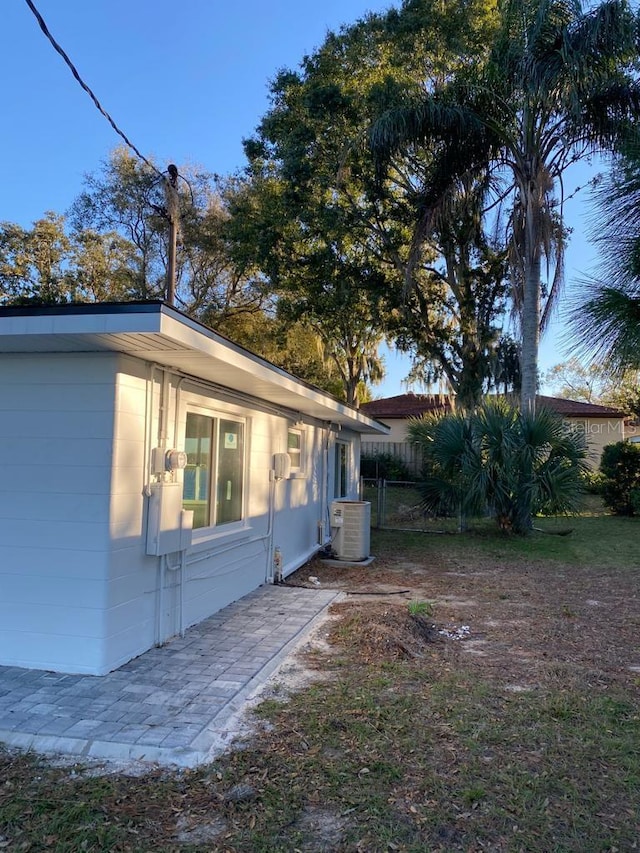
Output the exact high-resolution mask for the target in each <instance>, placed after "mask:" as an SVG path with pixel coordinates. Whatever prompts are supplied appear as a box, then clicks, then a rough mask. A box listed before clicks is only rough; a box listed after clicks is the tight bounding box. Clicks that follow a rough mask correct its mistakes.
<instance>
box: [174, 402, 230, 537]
mask: <svg viewBox="0 0 640 853" xmlns="http://www.w3.org/2000/svg"><path fill="white" fill-rule="evenodd" d="M185 450H186V452H187V467H186V468H185V471H184V485H183V491H182V501H183V506H184V508H185V509H192V510H193V526H194V528H198V527H212V526H214V525H221V524H229V523H230V522H233V521H241V520H242V516H243V504H244V499H243V498H244V423H243V422H242V421H236V420H231V419H228V418H212V417H209V416H208V415H200V414H196V413H195V412H187V428H186V435H185Z"/></svg>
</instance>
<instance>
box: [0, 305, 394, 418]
mask: <svg viewBox="0 0 640 853" xmlns="http://www.w3.org/2000/svg"><path fill="white" fill-rule="evenodd" d="M100 352H114V353H123V354H126V355H129V356H133V357H134V358H138V359H141V360H143V361H146V362H149V363H152V364H156V365H160V366H162V367H166V368H170V369H173V370H176V371H178V372H180V373H183V374H185V375H187V376H192V377H193V378H194V379H196V380H203V381H205V382H207V383H209V384H212V385H215V386H218V387H221V388H225V389H229V390H230V391H234V392H238V393H241V394H243V395H245V396H246V397H248V398H251V399H254V400H256V401H265V402H267V403H269V404H270V405H272V406H274V407H277V408H282V409H286V410H287V411H288V412H290V413H291V415H292V416H295V415H296V414H297V415H299V416H306V417H309V418H313V419H316V420H319V421H324V422H330V423H333V424H336V425H339V426H340V427H344V428H348V429H351V430H354V431H356V432H360V433H370V434H378V435H387V434H388V433H389V428H388V427H386V426H385V425H384V424H381V423H379V422H378V421H376V420H375V419H373V418H370V417H368V416H367V415H364V414H362V413H361V412H359V411H358V410H357V409H354V408H352V407H351V406H347V405H346V404H345V403H342V402H340V401H339V400H337V399H336V398H335V397H332V396H331V395H330V394H326V393H325V392H324V391H321V390H320V389H319V388H316V387H315V386H313V385H309V384H307V383H305V382H303V381H301V380H299V379H296V377H295V376H292V375H291V374H290V373H287V372H286V371H285V370H282V369H281V368H279V367H276V366H275V365H273V364H271V363H270V362H268V361H266V360H265V359H263V358H260V357H259V356H257V355H255V354H254V353H251V352H249V350H246V349H244V348H243V347H240V346H238V345H237V344H234V343H233V342H232V341H230V340H229V339H227V338H225V337H223V336H222V335H219V334H217V333H216V332H213V331H212V330H211V329H208V328H207V327H206V326H203V325H202V324H201V323H198V322H197V321H195V320H192V319H191V318H190V317H187V316H186V315H185V314H182V313H181V312H180V311H177V310H176V309H175V308H172V307H171V306H169V305H166V304H165V303H163V302H123V303H95V304H94V303H91V304H85V303H78V304H73V305H63V306H35V307H32V306H29V307H11V308H0V353H100Z"/></svg>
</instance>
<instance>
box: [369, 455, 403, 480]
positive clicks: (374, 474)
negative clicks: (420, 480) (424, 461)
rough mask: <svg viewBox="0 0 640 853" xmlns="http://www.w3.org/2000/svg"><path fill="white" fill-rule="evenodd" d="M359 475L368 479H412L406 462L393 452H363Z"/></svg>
mask: <svg viewBox="0 0 640 853" xmlns="http://www.w3.org/2000/svg"><path fill="white" fill-rule="evenodd" d="M360 475H361V476H362V477H364V478H365V479H368V480H413V479H414V477H413V476H412V475H411V473H410V471H409V468H408V466H407V463H406V462H405V461H404V459H401V458H400V457H399V456H396V455H395V454H393V453H377V454H375V455H373V454H368V453H363V454H362V456H361V457H360Z"/></svg>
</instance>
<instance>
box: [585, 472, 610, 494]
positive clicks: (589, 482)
mask: <svg viewBox="0 0 640 853" xmlns="http://www.w3.org/2000/svg"><path fill="white" fill-rule="evenodd" d="M606 482H607V478H606V477H605V476H604V474H603V473H602V471H593V470H592V469H589V470H588V471H585V472H584V474H583V475H582V486H583V488H584V490H585V492H588V493H589V494H590V495H601V494H602V490H603V489H604V484H605V483H606Z"/></svg>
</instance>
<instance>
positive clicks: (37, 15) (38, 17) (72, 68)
mask: <svg viewBox="0 0 640 853" xmlns="http://www.w3.org/2000/svg"><path fill="white" fill-rule="evenodd" d="M25 2H26V4H27V6H28V7H29V8H30V9H31V11H32V12H33V14H34V15H35V18H36V20H37V21H38V24H39V25H40V29H41V30H42V32H43V33H44V34H45V36H46V37H47V38H48V39H49V41H50V42H51V44H52V45H53V47H54V49H55V50H56V51H57V53H59V54H60V56H61V57H62V58H63V59H64V61H65V62H66V64H67V65H68V67H69V70H70V71H71V73H72V74H73V76H74V77H75V78H76V80H77V81H78V83H79V84H80V86H82V88H83V89H84V90H85V92H86V93H87V95H89V97H90V98H91V100H92V101H93V103H94V104H95V105H96V107H97V109H98V111H99V112H101V113H102V115H103V116H104V117H105V118H106V120H107V121H108V122H109V124H110V125H111V127H112V128H113V129H114V130H115V132H116V133H117V134H118V136H120V137H122V139H124V141H125V142H126V144H127V145H128V146H129V148H130V149H131V150H132V151H133V152H134V153H135V154H137V156H138V157H139V158H140V159H141V160H142V161H143V163H146V164H147V166H149V168H150V169H153V171H154V172H155V173H156V174H157V175H160V176H161V177H164V176H163V173H162V172H160V171H159V170H158V169H157V168H156V167H155V166H154V165H153V163H151V162H150V161H149V160H147V158H146V157H145V156H144V155H143V154H141V153H140V151H138V149H137V148H136V146H135V145H134V144H133V142H131V140H130V139H129V138H128V137H127V135H126V134H125V133H123V131H121V130H120V128H119V127H118V125H117V124H116V123H115V121H114V120H113V119H112V118H111V116H110V115H109V113H108V112H107V111H106V110H105V109H104V108H103V106H102V104H101V103H100V101H99V100H98V99H97V98H96V96H95V95H94V94H93V92H92V91H91V89H90V88H89V87H88V86H87V84H86V83H85V82H84V80H83V79H82V77H81V76H80V74H79V73H78V70H77V68H76V67H75V65H74V64H73V62H72V61H71V60H70V59H69V57H68V56H67V54H66V53H65V52H64V50H63V49H62V47H60V45H59V44H58V42H57V41H56V40H55V39H54V37H53V36H52V35H51V33H50V32H49V28H48V27H47V25H46V23H45V20H44V18H43V17H42V15H41V14H40V12H38V10H37V9H36V7H35V6H34V4H33V3H32V2H31V0H25Z"/></svg>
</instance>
